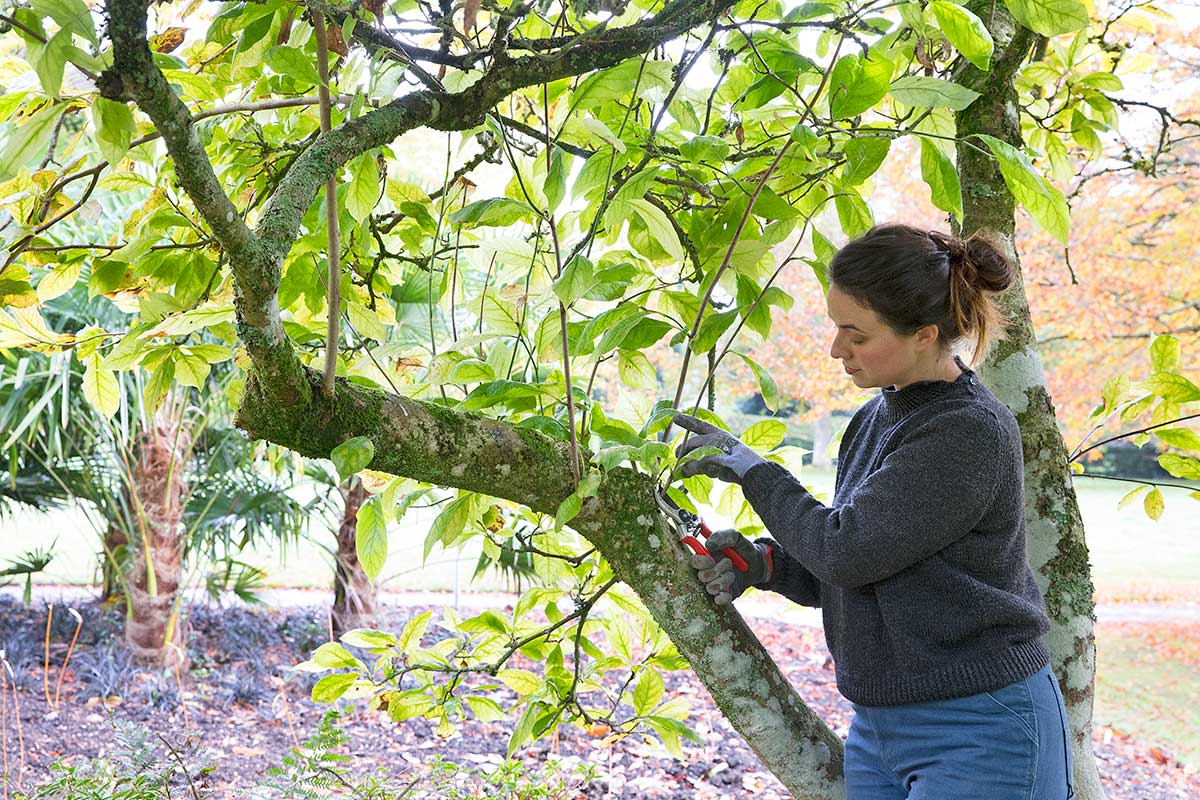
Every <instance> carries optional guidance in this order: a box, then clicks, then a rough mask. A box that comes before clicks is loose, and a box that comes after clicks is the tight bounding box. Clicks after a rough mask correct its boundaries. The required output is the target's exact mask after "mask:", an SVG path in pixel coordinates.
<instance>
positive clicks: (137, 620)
mask: <svg viewBox="0 0 1200 800" xmlns="http://www.w3.org/2000/svg"><path fill="white" fill-rule="evenodd" d="M190 446H191V432H190V430H189V429H188V427H187V424H186V423H185V422H184V421H183V419H182V415H181V414H180V413H179V412H178V408H177V406H176V405H175V404H173V403H172V402H171V398H170V397H168V398H167V400H166V401H165V402H164V403H163V405H162V407H161V408H160V409H159V412H158V414H157V415H156V416H155V418H154V420H153V421H152V422H151V424H150V427H149V429H148V430H145V431H143V432H142V433H141V434H140V435H139V437H138V440H137V444H136V446H135V448H134V458H135V462H136V463H134V464H133V466H132V479H133V491H134V494H135V517H136V524H137V530H136V531H135V536H137V537H140V541H134V542H132V543H131V544H130V555H131V558H130V562H129V566H128V570H127V572H126V575H125V580H126V586H127V588H128V592H129V597H128V601H129V604H130V608H129V614H128V616H127V618H126V620H127V621H126V625H125V638H126V640H127V641H128V643H129V646H130V647H131V648H132V649H133V653H134V656H135V658H137V659H138V660H139V661H142V662H144V663H150V664H156V665H164V666H167V665H183V664H186V662H187V650H186V647H185V644H186V641H187V639H186V636H185V635H184V631H183V630H181V626H179V625H178V624H177V620H178V617H177V614H176V610H177V609H176V592H177V591H178V589H179V581H180V564H181V561H182V558H183V523H182V522H181V518H182V516H183V509H184V493H185V489H186V486H185V477H184V474H183V472H184V467H185V464H186V453H187V452H188V450H189V448H190Z"/></svg>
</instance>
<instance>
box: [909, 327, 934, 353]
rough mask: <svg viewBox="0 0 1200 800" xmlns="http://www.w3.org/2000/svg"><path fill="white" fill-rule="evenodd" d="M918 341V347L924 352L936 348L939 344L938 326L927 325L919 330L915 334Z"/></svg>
mask: <svg viewBox="0 0 1200 800" xmlns="http://www.w3.org/2000/svg"><path fill="white" fill-rule="evenodd" d="M913 336H915V337H916V340H917V346H918V347H919V348H920V349H922V350H927V349H929V348H931V347H936V346H937V343H938V326H937V325H934V324H930V325H926V326H924V327H922V328H918V329H917V332H916V333H915V334H913Z"/></svg>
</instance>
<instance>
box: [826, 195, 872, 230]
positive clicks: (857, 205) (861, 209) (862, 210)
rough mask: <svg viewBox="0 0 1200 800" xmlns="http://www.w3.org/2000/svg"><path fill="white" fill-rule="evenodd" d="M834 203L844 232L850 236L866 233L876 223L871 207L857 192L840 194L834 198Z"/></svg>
mask: <svg viewBox="0 0 1200 800" xmlns="http://www.w3.org/2000/svg"><path fill="white" fill-rule="evenodd" d="M833 205H834V207H835V208H836V209H837V215H838V222H840V223H841V225H842V232H843V233H845V234H846V235H847V236H849V237H850V238H854V237H855V236H860V235H862V234H864V233H866V232H867V231H868V230H870V229H871V226H873V225H874V224H875V218H874V216H872V214H871V209H870V207H869V206H868V205H867V204H866V202H865V201H864V200H863V199H862V198H861V197H859V196H858V195H857V194H839V195H838V196H837V197H835V198H834V199H833Z"/></svg>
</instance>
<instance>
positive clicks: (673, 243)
mask: <svg viewBox="0 0 1200 800" xmlns="http://www.w3.org/2000/svg"><path fill="white" fill-rule="evenodd" d="M623 202H624V203H625V204H627V205H628V206H630V207H632V210H633V212H634V213H636V214H637V215H638V216H639V217H640V218H641V220H642V222H643V223H644V224H645V225H646V231H647V232H648V233H649V234H650V238H652V239H653V240H654V241H655V242H656V243H657V244H658V246H659V247H661V248H662V249H663V250H665V251H666V253H667V255H668V256H670V258H671V260H672V261H675V262H682V261H683V260H684V253H683V245H682V244H680V242H679V234H678V233H676V232H675V228H674V227H673V226H672V225H671V221H670V220H669V219H667V215H666V214H664V213H663V210H662V209H661V208H659V207H658V206H656V205H654V204H653V203H651V202H650V201H649V200H642V199H635V200H625V201H623ZM613 206H617V202H616V201H614V202H613V203H612V204H611V205H610V206H609V211H610V212H611V211H612V209H613ZM625 213H628V210H625ZM605 217H606V218H607V217H608V214H607V213H606V214H605Z"/></svg>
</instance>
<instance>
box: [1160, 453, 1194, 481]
mask: <svg viewBox="0 0 1200 800" xmlns="http://www.w3.org/2000/svg"><path fill="white" fill-rule="evenodd" d="M1158 465H1159V466H1160V467H1162V468H1163V469H1165V470H1166V471H1167V472H1169V473H1171V474H1172V475H1174V476H1175V477H1176V478H1183V479H1184V480H1187V481H1200V461H1197V460H1196V459H1194V458H1192V457H1191V456H1185V455H1180V454H1179V453H1163V454H1162V455H1161V456H1159V457H1158Z"/></svg>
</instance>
